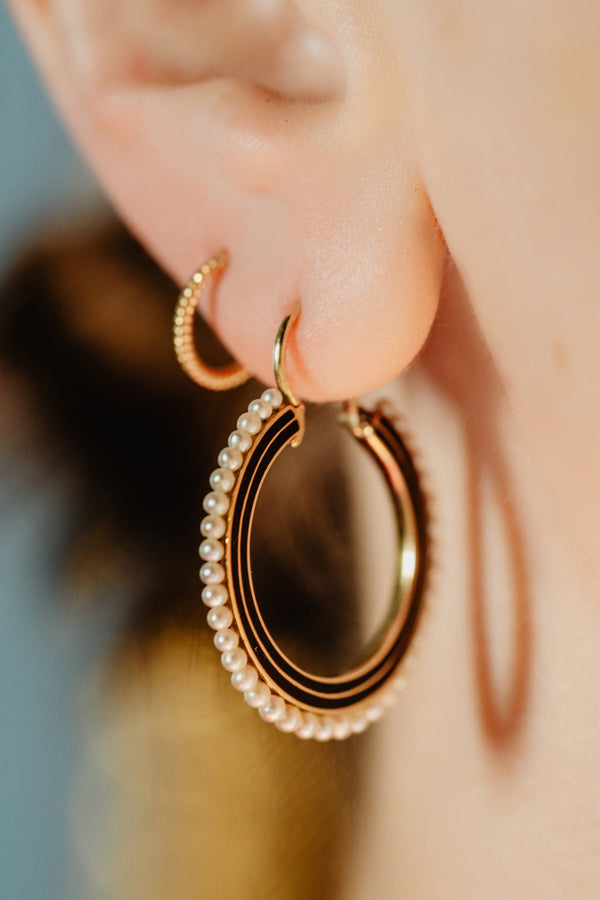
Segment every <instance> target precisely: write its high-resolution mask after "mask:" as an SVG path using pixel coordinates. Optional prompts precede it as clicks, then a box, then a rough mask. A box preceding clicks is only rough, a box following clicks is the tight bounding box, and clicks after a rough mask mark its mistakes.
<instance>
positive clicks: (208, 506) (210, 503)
mask: <svg viewBox="0 0 600 900" xmlns="http://www.w3.org/2000/svg"><path fill="white" fill-rule="evenodd" d="M202 508H203V509H204V512H207V513H216V515H217V516H224V515H225V513H226V512H227V510H228V509H229V497H228V496H227V494H224V493H223V491H211V492H210V494H207V495H206V497H205V498H204V500H203V501H202Z"/></svg>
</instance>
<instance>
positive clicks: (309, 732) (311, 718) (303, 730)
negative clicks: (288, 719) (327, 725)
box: [296, 713, 319, 741]
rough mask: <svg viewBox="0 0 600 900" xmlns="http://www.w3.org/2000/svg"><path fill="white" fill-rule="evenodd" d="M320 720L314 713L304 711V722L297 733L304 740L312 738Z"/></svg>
mask: <svg viewBox="0 0 600 900" xmlns="http://www.w3.org/2000/svg"><path fill="white" fill-rule="evenodd" d="M318 724H319V721H318V719H317V717H316V716H315V714H314V713H304V723H303V724H302V725H301V726H300V728H298V730H297V731H296V735H297V736H298V737H299V738H302V740H303V741H306V740H308V738H311V737H312V736H313V734H314V733H315V730H316V727H317V725H318Z"/></svg>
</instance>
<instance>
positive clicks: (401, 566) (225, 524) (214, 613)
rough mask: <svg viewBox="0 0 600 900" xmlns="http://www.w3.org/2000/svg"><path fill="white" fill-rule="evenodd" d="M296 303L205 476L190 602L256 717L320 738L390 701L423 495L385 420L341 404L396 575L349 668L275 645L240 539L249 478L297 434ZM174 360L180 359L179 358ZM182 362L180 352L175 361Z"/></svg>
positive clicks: (360, 726)
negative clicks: (380, 615) (266, 384)
mask: <svg viewBox="0 0 600 900" xmlns="http://www.w3.org/2000/svg"><path fill="white" fill-rule="evenodd" d="M296 315H297V310H296V311H294V312H293V313H291V314H290V315H288V316H287V317H286V318H285V320H284V322H283V323H282V325H281V327H280V329H279V332H278V334H277V338H276V341H275V349H274V354H273V359H274V370H275V378H276V382H277V384H278V387H277V388H270V389H268V390H266V391H264V392H263V394H262V395H261V397H260V398H259V399H257V400H253V401H252V402H251V403H250V404H249V406H248V410H247V412H244V413H242V415H241V416H240V417H239V418H238V420H237V427H236V429H235V430H234V431H232V432H231V434H230V435H229V438H228V444H227V446H226V447H225V448H224V449H223V450H221V452H220V453H219V455H218V467H217V468H216V469H215V470H214V471H213V472H212V474H211V476H210V487H211V490H210V492H209V493H208V494H207V495H206V496H205V498H204V502H203V508H204V511H205V512H206V517H205V518H204V519H203V521H202V523H201V526H200V530H201V533H202V536H203V541H202V543H201V544H200V556H201V558H202V560H203V563H202V566H201V568H200V579H201V581H202V582H203V584H204V588H203V590H202V600H203V602H204V603H205V604H206V606H208V607H209V612H208V616H207V621H208V624H209V626H210V627H211V628H212V629H214V631H215V636H214V644H215V646H216V648H217V649H218V650H219V651H220V653H221V662H222V664H223V666H224V668H225V669H226V670H227V671H228V672H230V673H231V682H232V684H233V687H234V688H236V690H238V691H240V692H242V693H243V694H244V699H245V700H246V702H247V703H248V704H249V705H250V706H251V707H255V708H257V709H258V711H259V714H260V715H261V717H262V718H263V719H264V720H265V721H267V722H273V723H274V724H275V725H276V726H277V728H279V729H280V730H281V731H284V732H293V733H295V734H296V735H297V736H298V737H300V738H314V739H315V740H319V741H325V740H329V739H331V738H335V739H338V740H340V739H343V738H346V737H348V736H349V735H350V734H352V733H355V732H360V731H364V730H365V729H366V728H367V727H368V725H369V724H370V723H371V722H373V721H375V720H377V719H378V718H380V716H381V715H382V714H383V712H384V710H385V708H386V707H387V706H389V705H391V703H392V702H393V699H394V696H395V693H396V692H397V689H398V688H399V687H400V686H401V685H402V684H403V682H404V679H403V677H402V675H401V674H399V666H400V663H401V662H402V660H403V659H405V657H406V654H407V650H408V648H409V646H410V644H411V642H412V638H413V636H414V633H415V630H416V627H417V624H418V620H419V617H420V613H421V610H422V605H423V589H424V582H425V573H426V567H427V523H426V512H425V504H424V501H423V497H422V494H421V491H420V487H419V480H418V476H417V472H416V469H415V467H414V465H413V463H412V460H411V457H410V454H409V453H408V451H407V449H406V447H405V445H404V443H403V441H402V439H401V437H400V435H399V434H398V432H397V430H396V429H395V427H394V425H393V424H392V422H391V421H390V419H389V418H387V417H386V416H385V415H383V413H382V412H381V411H379V410H376V411H374V412H369V411H367V410H365V409H362V408H360V407H359V406H358V405H357V404H356V403H355V402H353V401H351V402H348V403H346V404H345V406H344V410H343V413H342V415H341V416H340V421H341V422H342V423H343V424H344V425H345V426H347V427H348V429H349V430H350V432H351V434H352V435H353V436H354V438H356V439H357V440H358V441H359V442H360V444H361V445H362V446H363V447H364V448H365V449H366V450H367V452H368V453H369V454H370V455H371V456H372V457H373V458H374V460H375V461H376V462H377V464H378V466H379V468H380V470H381V472H382V474H383V476H384V478H385V482H386V484H387V487H388V490H389V493H390V496H391V498H392V502H393V505H394V510H395V519H396V524H397V530H398V547H399V550H398V560H397V570H396V584H395V589H394V592H393V597H392V602H391V605H390V609H389V613H388V615H387V618H386V622H385V625H384V628H383V629H382V631H381V634H380V636H379V639H378V640H377V642H376V647H375V649H374V650H372V651H371V652H370V653H369V655H368V656H367V658H366V659H365V660H363V661H362V662H361V663H360V664H358V665H357V666H355V667H354V668H352V669H351V670H350V671H348V672H346V673H344V674H342V675H339V676H334V677H326V676H319V675H314V674H311V673H310V672H307V671H305V670H304V669H302V668H300V667H299V666H298V665H296V664H295V663H294V662H293V661H292V660H291V659H289V658H288V657H287V656H286V655H285V654H284V653H283V652H282V651H281V650H280V649H279V647H278V646H277V643H276V642H275V640H274V639H273V637H272V635H271V633H270V631H269V629H268V627H267V626H266V624H265V622H264V619H263V617H262V615H261V612H260V606H259V603H258V600H257V597H256V594H255V590H254V585H253V580H252V566H251V560H250V539H251V533H252V522H253V517H254V511H255V508H256V503H257V499H258V496H259V493H260V489H261V486H262V484H263V482H264V480H265V478H266V476H267V474H268V472H269V469H270V468H271V466H272V465H273V463H274V462H275V460H276V459H277V457H278V456H279V454H280V453H281V452H282V451H283V450H284V449H285V448H286V447H287V446H288V445H291V446H298V445H299V444H300V442H301V440H302V435H303V432H304V407H303V405H302V404H301V403H300V402H299V401H298V399H297V398H296V397H295V396H294V394H293V392H292V391H291V389H290V387H289V383H288V380H287V375H286V369H285V350H286V343H287V338H288V336H289V332H290V329H291V327H292V325H293V323H294V321H295V318H296ZM179 358H180V362H181V361H182V357H181V356H180V357H179ZM182 365H183V367H184V369H186V371H188V370H187V368H186V365H185V362H182Z"/></svg>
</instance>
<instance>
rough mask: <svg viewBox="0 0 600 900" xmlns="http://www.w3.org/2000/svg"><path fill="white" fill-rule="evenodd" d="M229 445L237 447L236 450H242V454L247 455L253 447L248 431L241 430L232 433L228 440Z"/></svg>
mask: <svg viewBox="0 0 600 900" xmlns="http://www.w3.org/2000/svg"><path fill="white" fill-rule="evenodd" d="M227 443H228V444H229V446H230V447H235V449H236V450H241V452H242V453H245V452H246V450H249V449H250V447H251V446H252V438H251V437H250V435H249V434H248V432H247V431H242V429H241V428H238V429H236V431H232V432H231V434H230V435H229V437H228V438H227Z"/></svg>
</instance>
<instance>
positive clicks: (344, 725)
mask: <svg viewBox="0 0 600 900" xmlns="http://www.w3.org/2000/svg"><path fill="white" fill-rule="evenodd" d="M332 731H333V737H334V738H335V740H336V741H344V740H346V738H347V737H348V736H349V735H350V733H351V731H352V729H351V727H350V719H346V718H340V719H334V720H333V728H332Z"/></svg>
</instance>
